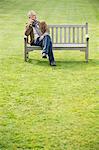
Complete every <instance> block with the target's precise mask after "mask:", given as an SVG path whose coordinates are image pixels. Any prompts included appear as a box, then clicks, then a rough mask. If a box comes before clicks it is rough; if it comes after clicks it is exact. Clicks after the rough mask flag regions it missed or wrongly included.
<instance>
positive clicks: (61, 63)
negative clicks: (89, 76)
mask: <svg viewBox="0 0 99 150" xmlns="http://www.w3.org/2000/svg"><path fill="white" fill-rule="evenodd" d="M28 63H30V64H33V65H37V66H38V65H39V66H45V67H48V66H49V62H48V60H38V59H29V60H28ZM56 65H57V66H56V67H55V68H56V69H71V70H73V69H76V70H79V69H80V70H81V69H85V68H91V67H95V66H98V65H99V60H97V59H89V61H88V63H86V62H85V61H83V60H82V61H80V60H56ZM49 67H50V66H49Z"/></svg>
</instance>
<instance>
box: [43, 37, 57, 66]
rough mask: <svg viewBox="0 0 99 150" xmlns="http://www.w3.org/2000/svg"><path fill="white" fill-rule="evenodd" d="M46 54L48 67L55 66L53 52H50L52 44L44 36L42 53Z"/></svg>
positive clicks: (48, 38) (49, 39)
mask: <svg viewBox="0 0 99 150" xmlns="http://www.w3.org/2000/svg"><path fill="white" fill-rule="evenodd" d="M42 53H45V54H48V57H49V62H50V65H51V64H52V65H55V60H54V55H53V50H52V42H51V38H50V36H49V35H46V36H45V37H44V39H43V52H42Z"/></svg>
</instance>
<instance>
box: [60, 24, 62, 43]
mask: <svg viewBox="0 0 99 150" xmlns="http://www.w3.org/2000/svg"><path fill="white" fill-rule="evenodd" d="M60 43H62V27H60Z"/></svg>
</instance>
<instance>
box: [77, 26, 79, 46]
mask: <svg viewBox="0 0 99 150" xmlns="http://www.w3.org/2000/svg"><path fill="white" fill-rule="evenodd" d="M77 43H79V27H77Z"/></svg>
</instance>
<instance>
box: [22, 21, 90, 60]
mask: <svg viewBox="0 0 99 150" xmlns="http://www.w3.org/2000/svg"><path fill="white" fill-rule="evenodd" d="M48 27H49V33H50V36H51V39H52V43H53V50H80V51H84V52H85V60H86V62H88V43H89V42H88V40H89V37H88V23H86V24H84V25H48ZM33 50H41V47H39V46H31V45H30V44H29V43H28V37H27V36H25V37H24V60H25V61H27V60H28V59H29V52H31V51H33Z"/></svg>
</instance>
